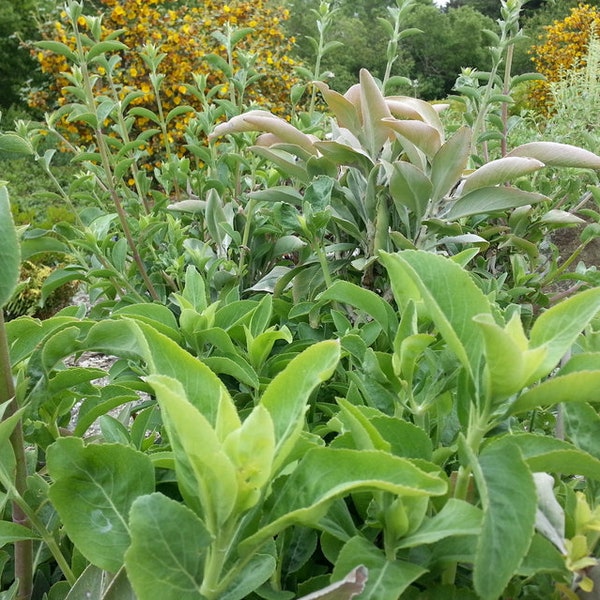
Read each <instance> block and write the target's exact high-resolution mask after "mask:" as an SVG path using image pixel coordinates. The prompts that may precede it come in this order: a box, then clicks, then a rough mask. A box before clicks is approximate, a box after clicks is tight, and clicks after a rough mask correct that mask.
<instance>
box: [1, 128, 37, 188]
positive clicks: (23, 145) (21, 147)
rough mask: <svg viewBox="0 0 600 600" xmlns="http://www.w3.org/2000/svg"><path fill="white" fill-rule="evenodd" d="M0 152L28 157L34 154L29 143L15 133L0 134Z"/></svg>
mask: <svg viewBox="0 0 600 600" xmlns="http://www.w3.org/2000/svg"><path fill="white" fill-rule="evenodd" d="M0 151H2V152H10V153H14V154H26V155H28V156H32V155H33V154H35V151H34V149H33V146H32V145H31V142H30V141H29V140H27V139H25V138H22V137H21V136H20V135H17V134H16V133H0ZM2 187H4V186H2Z"/></svg>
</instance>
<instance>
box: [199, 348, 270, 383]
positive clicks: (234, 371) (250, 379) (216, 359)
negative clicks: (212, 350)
mask: <svg viewBox="0 0 600 600" xmlns="http://www.w3.org/2000/svg"><path fill="white" fill-rule="evenodd" d="M202 362H203V363H204V364H205V365H206V366H207V367H208V368H209V369H210V370H211V371H214V372H215V373H216V374H217V375H221V374H225V375H230V376H231V377H234V378H235V379H237V380H238V381H239V382H241V383H244V384H245V385H247V386H249V387H251V388H254V389H258V387H259V380H258V375H257V374H256V371H255V370H254V369H253V368H252V367H251V366H250V364H248V361H246V359H244V358H243V357H241V356H240V355H238V354H231V355H229V356H209V357H207V358H204V359H203V361H202Z"/></svg>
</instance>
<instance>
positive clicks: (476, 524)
mask: <svg viewBox="0 0 600 600" xmlns="http://www.w3.org/2000/svg"><path fill="white" fill-rule="evenodd" d="M482 517H483V513H482V511H481V509H479V508H477V507H476V506H473V505H472V504H469V503H468V502H464V501H463V500H457V499H455V498H450V499H449V500H448V502H446V504H445V505H444V507H443V508H442V510H441V511H440V512H439V513H438V514H437V515H435V516H433V517H431V518H430V519H427V520H426V521H425V522H424V523H423V525H422V526H421V527H420V528H419V529H418V530H417V531H415V532H414V533H413V534H411V535H409V536H408V537H405V538H404V539H402V540H400V543H399V544H398V548H414V547H415V546H421V545H422V544H433V543H434V542H437V541H439V540H443V539H444V538H447V537H453V536H464V535H479V533H480V532H481V520H482Z"/></svg>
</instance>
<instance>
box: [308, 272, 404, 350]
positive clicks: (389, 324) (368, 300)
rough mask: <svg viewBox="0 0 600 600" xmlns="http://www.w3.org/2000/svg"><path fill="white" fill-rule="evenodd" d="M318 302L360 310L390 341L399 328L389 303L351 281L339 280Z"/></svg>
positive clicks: (321, 295)
mask: <svg viewBox="0 0 600 600" xmlns="http://www.w3.org/2000/svg"><path fill="white" fill-rule="evenodd" d="M318 300H319V301H321V300H333V301H336V302H341V303H343V304H349V305H350V306H353V307H355V308H358V309H360V310H361V311H363V312H365V313H366V314H367V315H370V316H371V317H373V319H375V321H377V323H379V324H380V325H381V329H382V330H383V331H384V332H385V334H386V335H387V336H388V339H391V337H392V336H393V333H394V331H395V330H396V328H397V326H398V317H397V316H396V313H395V312H394V309H393V308H392V307H391V306H390V304H389V302H386V301H385V300H384V299H383V298H382V297H381V296H378V295H377V294H376V293H375V292H372V291H371V290H368V289H365V288H362V287H360V286H358V285H356V284H354V283H351V282H349V281H344V280H342V279H337V280H336V281H334V282H333V284H332V285H331V286H330V287H329V288H327V290H325V291H324V292H323V293H322V294H320V295H319V297H318Z"/></svg>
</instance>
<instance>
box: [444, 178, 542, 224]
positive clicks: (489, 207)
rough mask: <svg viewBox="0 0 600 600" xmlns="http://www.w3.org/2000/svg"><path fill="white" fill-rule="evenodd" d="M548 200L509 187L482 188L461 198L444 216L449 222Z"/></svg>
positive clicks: (539, 195)
mask: <svg viewBox="0 0 600 600" xmlns="http://www.w3.org/2000/svg"><path fill="white" fill-rule="evenodd" d="M542 200H548V198H547V197H546V196H544V195H543V194H534V193H533V192H525V191H523V190H519V189H517V188H511V187H503V186H498V187H482V188H478V189H475V190H473V191H472V192H469V193H467V194H465V195H464V196H461V197H460V198H459V199H458V200H457V201H456V202H455V203H454V205H453V206H452V208H451V209H450V210H449V211H448V213H447V214H446V218H447V219H450V220H456V219H462V218H463V217H470V216H472V215H484V214H487V213H493V212H499V211H505V210H510V209H511V208H517V207H518V206H527V205H529V204H536V203H537V202H541V201H542Z"/></svg>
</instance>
